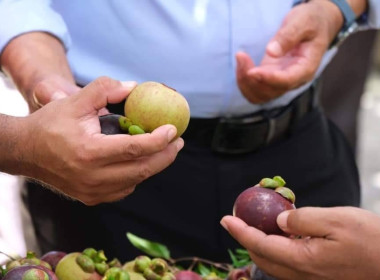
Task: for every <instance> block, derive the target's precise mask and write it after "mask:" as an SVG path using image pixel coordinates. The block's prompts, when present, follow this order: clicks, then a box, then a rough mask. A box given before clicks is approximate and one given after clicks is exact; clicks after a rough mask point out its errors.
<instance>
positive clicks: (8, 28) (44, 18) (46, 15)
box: [0, 0, 71, 53]
mask: <svg viewBox="0 0 380 280" xmlns="http://www.w3.org/2000/svg"><path fill="white" fill-rule="evenodd" d="M32 31H41V32H48V33H50V34H52V35H54V36H55V37H57V38H58V39H59V40H61V42H62V43H63V45H64V47H65V48H66V50H67V48H68V47H69V45H70V41H71V40H70V36H69V33H68V30H67V27H66V24H65V23H64V21H63V19H62V17H61V16H60V15H59V14H58V13H57V12H56V11H54V10H53V8H52V7H51V1H49V0H0V53H1V52H2V51H3V49H4V48H5V46H6V45H7V44H8V43H9V42H10V41H11V40H12V39H13V38H15V37H16V36H19V35H21V34H23V33H27V32H32Z"/></svg>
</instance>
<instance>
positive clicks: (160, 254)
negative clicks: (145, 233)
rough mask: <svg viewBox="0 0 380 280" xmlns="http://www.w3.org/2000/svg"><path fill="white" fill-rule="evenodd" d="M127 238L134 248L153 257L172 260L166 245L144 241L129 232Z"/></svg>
mask: <svg viewBox="0 0 380 280" xmlns="http://www.w3.org/2000/svg"><path fill="white" fill-rule="evenodd" d="M127 238H128V240H129V242H131V243H132V245H133V246H135V247H136V248H137V249H139V250H141V251H143V252H144V253H146V254H148V255H150V256H152V257H156V258H164V259H167V260H168V259H170V252H169V250H168V248H167V247H166V246H165V245H162V244H160V243H157V242H152V241H149V240H147V239H143V238H141V237H138V236H136V235H134V234H132V233H130V232H127Z"/></svg>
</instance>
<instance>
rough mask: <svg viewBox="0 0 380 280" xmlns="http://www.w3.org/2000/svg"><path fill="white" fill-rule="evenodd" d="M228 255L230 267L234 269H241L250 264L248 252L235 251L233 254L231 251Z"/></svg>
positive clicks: (242, 250)
mask: <svg viewBox="0 0 380 280" xmlns="http://www.w3.org/2000/svg"><path fill="white" fill-rule="evenodd" d="M228 253H229V254H230V258H231V261H232V266H233V267H235V268H239V267H243V266H246V265H248V264H250V263H252V260H251V258H250V256H249V253H248V251H246V250H244V249H236V250H235V253H233V252H232V251H231V250H228Z"/></svg>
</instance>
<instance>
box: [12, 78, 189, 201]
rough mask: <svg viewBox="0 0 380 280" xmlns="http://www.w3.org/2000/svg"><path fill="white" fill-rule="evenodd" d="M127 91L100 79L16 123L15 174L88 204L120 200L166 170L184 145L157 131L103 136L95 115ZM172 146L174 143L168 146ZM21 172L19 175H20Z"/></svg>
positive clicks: (168, 131)
mask: <svg viewBox="0 0 380 280" xmlns="http://www.w3.org/2000/svg"><path fill="white" fill-rule="evenodd" d="M130 90H131V88H130V87H127V86H125V84H124V85H123V83H120V82H118V81H115V80H112V79H110V78H106V77H103V78H99V79H97V80H95V81H94V82H92V83H90V84H89V85H88V86H86V87H84V88H83V89H81V90H80V91H79V92H78V93H77V94H75V95H72V96H69V97H67V98H64V99H59V100H56V101H55V102H50V103H48V104H47V105H45V106H43V107H42V108H41V109H39V110H37V111H36V112H34V113H33V114H31V115H29V116H28V117H26V119H25V122H20V124H17V125H20V126H22V127H20V130H21V131H23V133H22V137H24V139H25V141H20V142H22V143H23V146H22V147H21V146H20V147H18V153H19V156H20V157H23V165H22V166H19V165H17V166H15V167H14V170H13V173H14V174H22V175H25V176H28V177H32V178H36V179H38V180H40V181H42V182H43V183H45V184H48V185H50V186H51V187H52V188H54V189H55V190H57V191H59V192H61V193H64V194H66V195H67V196H70V197H72V198H75V199H78V200H80V201H82V202H83V203H85V204H87V205H95V204H98V203H101V202H109V201H115V200H119V199H121V198H123V197H125V196H126V195H128V194H130V193H131V192H133V190H134V187H135V186H136V184H138V183H140V182H141V181H143V180H144V179H146V178H148V177H149V176H152V175H153V174H156V173H157V172H159V171H161V170H162V169H164V168H165V167H167V166H168V165H169V164H170V163H171V162H172V161H173V160H174V159H175V157H176V155H177V153H178V151H179V150H180V149H181V148H182V146H183V141H182V139H177V140H175V141H173V142H172V140H173V138H174V137H175V135H176V133H177V131H176V129H175V127H173V126H172V125H165V126H161V127H159V128H158V129H156V130H154V131H153V132H152V133H146V134H143V135H134V136H131V135H124V134H120V135H104V134H101V131H100V125H99V119H98V112H99V110H101V109H102V108H105V106H106V105H107V103H108V102H109V103H117V102H121V101H122V100H124V99H125V98H126V96H127V95H128V94H129V92H130ZM170 142H172V143H170ZM20 169H21V170H20Z"/></svg>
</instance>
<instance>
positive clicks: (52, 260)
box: [40, 251, 67, 271]
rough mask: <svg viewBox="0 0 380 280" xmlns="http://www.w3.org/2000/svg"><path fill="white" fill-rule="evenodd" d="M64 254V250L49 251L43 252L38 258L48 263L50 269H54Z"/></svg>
mask: <svg viewBox="0 0 380 280" xmlns="http://www.w3.org/2000/svg"><path fill="white" fill-rule="evenodd" d="M66 255H67V254H66V252H62V251H50V252H47V253H46V254H44V255H43V256H42V257H41V258H40V259H41V261H44V262H47V263H48V264H50V266H51V268H52V270H53V271H55V268H56V267H57V264H58V262H59V261H60V260H61V259H62V258H63V257H64V256H66Z"/></svg>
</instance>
